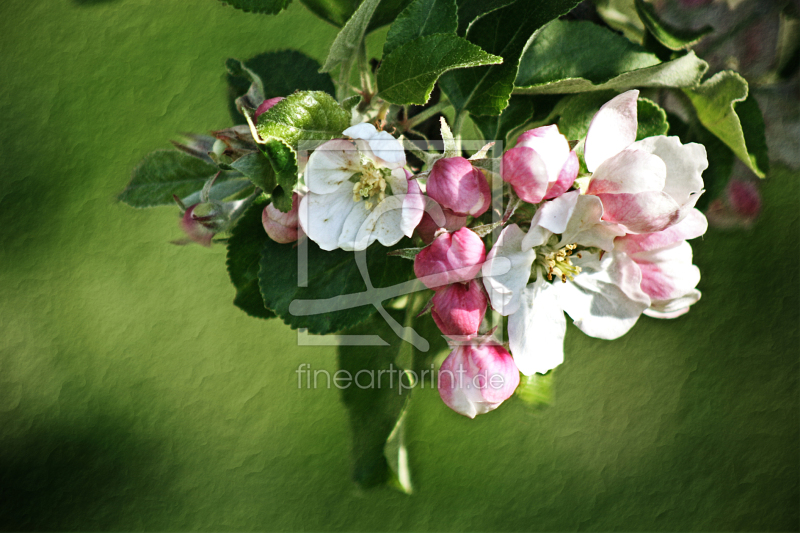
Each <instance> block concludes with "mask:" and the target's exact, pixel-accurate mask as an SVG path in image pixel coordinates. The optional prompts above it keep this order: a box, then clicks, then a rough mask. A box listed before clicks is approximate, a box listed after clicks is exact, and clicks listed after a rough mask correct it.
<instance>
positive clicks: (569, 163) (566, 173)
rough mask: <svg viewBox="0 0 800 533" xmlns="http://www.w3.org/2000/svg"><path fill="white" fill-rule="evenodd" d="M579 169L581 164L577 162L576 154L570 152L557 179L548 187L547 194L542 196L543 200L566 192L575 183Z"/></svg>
mask: <svg viewBox="0 0 800 533" xmlns="http://www.w3.org/2000/svg"><path fill="white" fill-rule="evenodd" d="M580 168H581V164H580V161H578V154H576V153H575V152H570V153H569V155H568V156H567V160H566V161H565V162H564V166H563V167H561V172H559V174H558V179H557V180H556V181H554V182H552V183H550V185H549V186H548V188H547V194H545V195H544V199H545V200H550V199H551V198H557V197H559V196H561V195H562V194H564V193H565V192H567V191H568V190H569V188H570V187H572V184H573V183H575V178H577V177H578V172H579V171H580Z"/></svg>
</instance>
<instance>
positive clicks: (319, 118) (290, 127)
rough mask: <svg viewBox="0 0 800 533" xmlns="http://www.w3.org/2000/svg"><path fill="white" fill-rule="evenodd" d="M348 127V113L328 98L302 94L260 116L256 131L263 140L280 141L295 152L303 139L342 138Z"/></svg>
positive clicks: (306, 93)
mask: <svg viewBox="0 0 800 533" xmlns="http://www.w3.org/2000/svg"><path fill="white" fill-rule="evenodd" d="M349 126H350V114H349V113H348V112H347V111H345V110H344V109H342V107H341V106H340V105H339V104H338V103H337V102H336V100H334V99H333V97H332V96H331V95H329V94H327V93H324V92H320V91H303V92H299V93H295V94H292V95H290V96H288V97H286V98H285V99H283V100H281V101H280V102H278V103H277V104H275V105H274V106H273V107H272V109H270V110H269V111H267V112H266V113H264V114H262V115H261V116H259V117H258V126H257V127H256V129H257V131H258V134H259V136H260V137H261V138H262V139H264V140H265V141H270V140H273V139H277V140H281V141H284V142H285V143H286V144H288V145H289V146H290V147H291V148H292V149H293V150H296V149H297V143H298V142H300V141H302V140H318V141H327V140H330V139H334V138H337V137H341V136H342V132H343V131H344V130H346V129H347V128H348V127H349Z"/></svg>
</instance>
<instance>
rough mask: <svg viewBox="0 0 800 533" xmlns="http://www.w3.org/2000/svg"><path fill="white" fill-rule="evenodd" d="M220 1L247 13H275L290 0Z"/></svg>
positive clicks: (287, 4)
mask: <svg viewBox="0 0 800 533" xmlns="http://www.w3.org/2000/svg"><path fill="white" fill-rule="evenodd" d="M222 3H223V4H228V5H229V6H231V7H235V8H236V9H241V10H242V11H246V12H248V13H264V14H266V15H275V14H278V13H280V12H281V11H283V10H284V9H286V8H287V7H288V6H289V4H291V3H292V0H222Z"/></svg>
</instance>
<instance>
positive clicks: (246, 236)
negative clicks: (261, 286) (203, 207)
mask: <svg viewBox="0 0 800 533" xmlns="http://www.w3.org/2000/svg"><path fill="white" fill-rule="evenodd" d="M268 203H269V202H267V200H266V199H264V198H261V199H259V200H256V201H255V202H253V205H251V206H250V207H249V208H248V209H247V211H245V213H244V214H243V215H242V217H241V218H240V219H239V221H238V222H237V223H236V226H235V227H234V228H233V230H232V231H231V237H230V239H228V259H227V261H226V264H227V266H228V275H229V276H230V278H231V282H232V283H233V286H234V287H236V297H235V298H234V299H233V304H234V305H235V306H236V307H238V308H239V309H241V310H242V311H244V312H245V313H247V314H248V315H250V316H254V317H257V318H274V317H275V313H273V312H272V311H270V310H269V309H267V308H266V307H265V306H264V300H263V299H262V298H261V292H259V290H258V268H259V262H260V261H261V249H262V248H263V247H264V243H265V242H266V241H268V240H269V237H267V232H266V231H264V226H263V225H262V224H261V213H262V211H263V210H264V207H266V206H267V204H268Z"/></svg>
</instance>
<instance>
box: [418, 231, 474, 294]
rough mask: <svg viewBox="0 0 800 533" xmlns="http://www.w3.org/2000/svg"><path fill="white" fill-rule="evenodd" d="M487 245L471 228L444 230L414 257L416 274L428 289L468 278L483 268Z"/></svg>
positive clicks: (467, 279) (471, 277)
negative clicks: (453, 230) (450, 231)
mask: <svg viewBox="0 0 800 533" xmlns="http://www.w3.org/2000/svg"><path fill="white" fill-rule="evenodd" d="M485 260H486V248H485V247H484V245H483V241H482V240H481V238H480V237H478V235H477V234H476V233H475V232H474V231H472V230H471V229H469V228H461V229H460V230H458V231H456V232H455V233H442V234H441V235H439V236H438V237H436V238H435V239H434V240H433V242H432V243H431V245H430V246H428V247H427V248H423V249H422V251H421V252H420V253H418V254H417V257H416V258H415V259H414V274H416V276H417V277H418V278H420V279H421V280H422V283H424V284H425V286H426V287H428V288H429V289H435V288H437V287H443V286H445V285H450V284H451V283H458V282H463V281H469V280H471V279H473V278H474V277H475V276H476V275H477V274H478V272H480V270H481V266H482V265H483V262H484V261H485Z"/></svg>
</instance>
